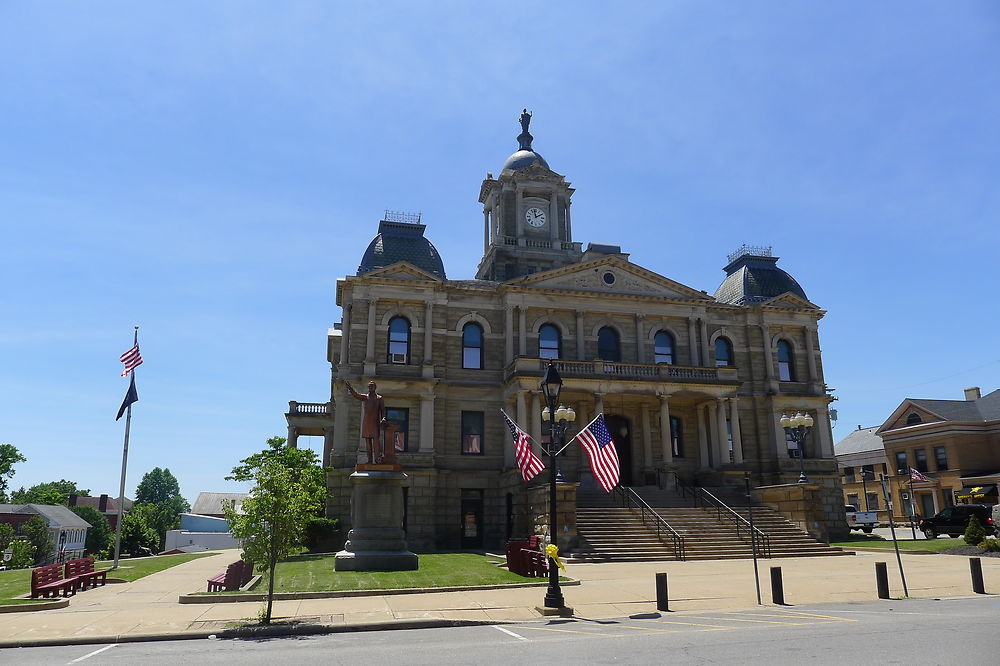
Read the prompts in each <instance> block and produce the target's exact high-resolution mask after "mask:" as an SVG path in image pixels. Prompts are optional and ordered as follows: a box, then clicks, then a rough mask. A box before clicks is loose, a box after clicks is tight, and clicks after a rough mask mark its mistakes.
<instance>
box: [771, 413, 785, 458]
mask: <svg viewBox="0 0 1000 666" xmlns="http://www.w3.org/2000/svg"><path fill="white" fill-rule="evenodd" d="M771 420H772V421H773V422H774V440H775V441H774V446H775V449H776V451H777V453H778V460H788V442H787V440H786V439H785V429H784V428H782V427H781V412H775V413H774V414H772V418H771Z"/></svg>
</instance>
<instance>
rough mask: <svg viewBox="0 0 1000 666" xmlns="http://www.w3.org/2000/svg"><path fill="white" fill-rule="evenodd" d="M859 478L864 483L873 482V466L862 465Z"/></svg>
mask: <svg viewBox="0 0 1000 666" xmlns="http://www.w3.org/2000/svg"><path fill="white" fill-rule="evenodd" d="M861 477H862V478H863V479H865V480H866V481H874V480H875V465H862V466H861Z"/></svg>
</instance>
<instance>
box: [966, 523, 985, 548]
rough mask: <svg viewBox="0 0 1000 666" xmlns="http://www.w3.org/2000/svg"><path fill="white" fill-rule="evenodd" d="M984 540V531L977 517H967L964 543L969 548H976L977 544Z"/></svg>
mask: <svg viewBox="0 0 1000 666" xmlns="http://www.w3.org/2000/svg"><path fill="white" fill-rule="evenodd" d="M985 538H986V530H985V529H983V524H982V523H981V522H979V517H978V516H969V526H968V527H966V528H965V543H967V544H969V545H970V546H978V545H979V542H980V541H982V540H983V539H985Z"/></svg>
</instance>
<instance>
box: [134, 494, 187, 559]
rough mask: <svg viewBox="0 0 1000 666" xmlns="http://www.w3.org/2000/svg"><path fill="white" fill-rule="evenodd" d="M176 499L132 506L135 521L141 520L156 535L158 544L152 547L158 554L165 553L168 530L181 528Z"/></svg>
mask: <svg viewBox="0 0 1000 666" xmlns="http://www.w3.org/2000/svg"><path fill="white" fill-rule="evenodd" d="M179 499H182V498H174V499H172V500H166V501H164V502H159V503H157V504H150V503H149V502H142V503H136V504H133V505H132V511H131V512H129V515H130V516H135V520H141V521H142V522H143V523H145V525H146V526H147V527H148V528H150V529H151V530H153V532H154V533H155V534H156V543H155V544H154V545H153V546H152V547H153V548H155V549H156V552H161V551H163V547H164V544H165V543H166V539H167V530H175V529H177V528H178V527H179V526H180V522H181V521H180V518H179V517H178V515H177V514H178V513H180V512H181V511H180V509H179V506H180V505H179V503H178V500H179Z"/></svg>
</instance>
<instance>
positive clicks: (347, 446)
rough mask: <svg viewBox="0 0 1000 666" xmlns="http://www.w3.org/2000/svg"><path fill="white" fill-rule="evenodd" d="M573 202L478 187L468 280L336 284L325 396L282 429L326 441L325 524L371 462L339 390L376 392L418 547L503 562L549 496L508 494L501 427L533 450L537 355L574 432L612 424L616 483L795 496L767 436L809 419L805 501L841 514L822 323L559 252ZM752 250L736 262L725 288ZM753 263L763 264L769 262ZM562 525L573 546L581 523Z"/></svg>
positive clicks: (603, 253)
mask: <svg viewBox="0 0 1000 666" xmlns="http://www.w3.org/2000/svg"><path fill="white" fill-rule="evenodd" d="M532 154H533V155H534V154H535V153H532ZM573 191H574V190H573V189H572V188H570V187H569V184H568V183H566V181H565V179H564V177H563V176H560V175H559V174H556V173H555V172H553V171H550V170H549V169H548V168H547V167H546V166H544V165H543V163H542V162H541V161H539V160H536V161H535V162H534V163H533V164H531V165H530V166H527V167H524V168H519V169H506V170H504V171H502V172H501V174H500V176H499V177H498V178H493V176H492V175H490V176H488V177H487V179H486V180H485V181H484V182H483V187H482V188H481V191H480V202H481V203H482V204H483V211H484V226H483V232H484V254H483V258H482V260H481V261H480V262H479V267H478V269H477V271H478V272H477V276H478V277H477V279H474V280H454V279H445V278H443V277H442V275H444V271H443V267H441V270H436V269H435V270H425V268H426V267H425V268H421V267H418V266H415V265H413V264H410V263H406V262H401V263H396V264H393V265H390V266H384V267H379V268H375V269H371V270H369V267H365V266H362V269H363V270H359V274H358V275H353V276H347V277H345V278H342V279H340V280H338V282H337V305H338V307H340V308H341V321H340V322H339V324H338V325H337V326H335V328H334V329H332V330H331V331H330V332H329V336H328V345H327V360H328V361H329V363H330V364H331V370H332V372H331V395H330V399H329V400H328V401H327V402H324V403H299V402H294V403H290V407H289V411H288V413H287V415H286V417H287V421H288V425H289V437H290V439H291V440H292V441H295V439H296V437H297V436H299V435H318V436H322V437H324V462H325V463H326V464H327V465H329V466H330V467H331V468H332V469H331V470H330V472H329V473H328V475H327V480H328V486H329V489H330V498H329V500H328V503H327V513H328V515H330V516H332V517H338V518H340V519H341V520H342V521H344V523H345V527H348V526H349V525H348V523H349V516H350V511H349V506H348V505H349V499H348V498H349V497H350V487H349V481H348V479H349V477H350V474H351V472H352V471H353V467H354V465H355V463H356V462H358V460H359V451H363V450H364V447H363V442H362V440H361V438H360V420H361V410H360V406H359V404H358V403H357V402H356V401H355V400H353V399H352V398H351V397H350V395H349V394H348V392H347V390H346V388H345V382H346V381H350V382H351V383H352V384H353V385H355V386H356V387H360V386H364V385H365V384H367V382H368V380H369V379H374V380H375V381H376V382H377V383H378V391H379V393H381V394H382V395H383V396H384V397H385V401H386V406H387V407H388V409H389V410H390V417H392V418H393V420H394V421H396V422H398V423H401V430H400V432H401V437H402V439H401V440H400V445H401V446H402V445H403V443H404V442H405V450H402V451H400V452H399V454H398V458H399V462H400V463H401V465H402V466H403V469H404V470H405V472H406V474H407V475H408V477H409V485H408V487H407V488H406V493H407V494H406V514H405V523H406V530H407V540H408V543H409V545H410V547H411V548H413V549H415V550H426V549H435V548H437V549H454V548H463V547H464V548H498V547H500V546H501V544H502V543H503V542H504V541H505V540H506V539H507V538H509V537H511V536H524V535H526V534H528V533H541V532H543V531H544V530H543V529H542V528H543V527H544V526H545V525H547V521H545V520H540V517H541V516H542V515H543V514H544V512H541V513H540V506H541V505H543V504H545V503H546V502H547V496H546V498H545V500H544V501H542V500H539V499H537V498H536V491H534V490H532V489H531V486H529V485H526V484H524V483H523V482H522V481H521V478H520V476H519V474H518V472H517V469H516V466H515V461H514V449H513V443H512V441H511V437H510V432H509V430H508V429H507V428H506V426H505V424H504V422H503V419H502V417H501V413H500V410H501V409H503V410H505V411H506V413H507V414H509V415H510V416H511V418H513V419H514V420H515V421H516V422H517V423H518V424H520V425H521V426H522V427H523V428H524V429H525V430H526V431H527V432H528V433H529V434H530V435H531V436H532V438H533V439H534V441H535V442H539V443H540V442H542V441H543V437H542V434H543V428H542V425H543V422H542V419H541V409H542V407H543V404H542V403H543V400H542V396H541V392H540V389H539V382H540V380H541V378H542V375H543V371H544V368H545V364H546V362H547V360H548V359H550V358H553V359H555V363H556V365H557V367H558V369H559V372H560V374H561V375H562V378H563V381H564V385H563V390H562V398H561V402H562V403H563V404H565V405H567V406H572V407H573V408H574V409H575V410H576V413H577V423H576V425H577V426H579V427H582V426H583V425H586V424H587V423H589V422H590V420H592V419H593V418H594V417H595V416H597V415H598V414H601V413H603V414H605V417H606V419H607V421H608V425H609V428H610V429H611V431H612V434H613V436H614V437H615V445H616V447H617V448H618V452H619V458H620V460H621V463H622V482H623V483H624V484H626V485H643V484H647V483H653V482H655V480H656V478H657V473H658V472H662V471H666V470H671V471H675V472H676V473H677V474H678V476H679V477H680V478H682V479H685V480H687V481H688V482H697V483H700V484H702V485H724V484H726V483H728V482H729V480H733V483H735V484H739V485H740V487H742V483H743V481H742V479H743V477H742V473H743V472H744V471H749V472H751V474H752V476H753V480H754V483H755V484H756V485H773V484H781V483H784V482H786V481H789V480H794V479H795V478H797V476H798V471H799V463H798V460H797V459H796V458H795V457H793V456H792V455H790V452H789V446H788V443H787V441H786V438H785V434H784V431H783V430H782V429H781V427H780V425H779V423H778V420H779V419H780V417H781V414H782V412H783V411H807V412H809V413H810V414H812V415H813V417H814V419H815V421H816V426H815V428H814V430H813V434H812V435H811V436H810V438H809V439H808V441H807V443H806V451H805V454H806V458H805V467H806V470H807V472H808V474H809V478H810V480H811V481H814V482H815V483H816V485H817V487H818V488H819V490H817V491H816V492H817V493H818V494H817V495H816V496H815V497H816V498H817V499H816V501H817V502H819V503H820V504H822V505H823V506H824V507H825V506H826V504H830V503H831V502H832V505H838V506H839V505H840V504H841V503H842V498H841V489H840V487H839V477H838V475H837V473H836V464H835V461H834V459H833V441H832V434H831V430H830V423H829V418H828V405H829V403H830V401H831V397H830V396H829V395H828V394H827V392H826V389H825V384H824V381H823V365H822V359H821V351H820V341H819V335H818V322H819V320H820V319H821V318H822V317H823V315H824V314H825V313H824V312H823V311H822V310H821V309H819V308H818V307H817V306H816V305H814V304H812V303H811V302H809V301H808V300H806V298H805V297H804V294H803V293H802V292H801V289H800V288H798V285H797V284H795V285H794V287H795V288H794V289H789V290H787V291H781V293H775V294H771V295H765V296H764V297H758V298H756V300H754V301H753V302H742V301H741V302H738V303H737V302H735V301H734V302H724V301H720V300H719V299H717V298H715V297H713V296H710V295H708V293H707V292H705V291H701V290H699V289H695V288H692V287H688V286H686V285H683V284H681V283H679V282H676V281H674V280H672V279H670V278H667V277H665V276H662V275H660V274H658V273H656V272H654V271H653V270H650V269H648V268H644V267H642V266H639V265H637V264H634V263H632V262H631V261H630V260H629V257H628V254H626V253H624V252H622V251H621V249H620V248H618V247H617V246H607V245H590V246H589V247H588V248H587V250H586V251H583V250H582V249H581V245H580V244H579V243H576V242H574V241H573V239H572V227H571V215H570V209H571V198H572V194H573ZM539 211H542V212H544V213H545V214H544V215H539ZM543 218H544V219H543ZM755 252H756V253H757V254H762V253H761V252H760V251H759V250H756V249H748V250H745V251H744V252H743V253H742V254H741V253H740V252H738V253H736V255H733V256H731V257H730V265H729V266H727V272H730V269H731V268H732V267H734V266H736V267H737V268H738V267H739V265H740V262H742V261H745V260H746V259H747V258H748V257H752V256H753V255H754V253H755ZM762 261H764V262H765V263H766V262H770V263H771V264H773V263H774V261H776V260H774V259H771V258H770V255H769V252H768V253H767V257H764V258H763V259H762ZM469 268H470V269H471V266H469ZM734 270H735V269H734ZM781 275H785V276H786V277H787V274H784V273H783V272H782V273H781ZM730 277H732V276H730ZM788 279H789V280H790V279H791V278H788ZM729 281H730V278H727V282H729ZM792 283H794V281H792ZM727 351H728V353H727ZM782 353H785V354H786V356H782ZM789 355H790V356H789ZM789 373H790V374H789ZM571 434H572V433H571ZM536 448H537V445H536ZM793 453H794V452H793ZM560 464H561V468H562V472H563V475H564V478H565V479H566V481H567V485H566V487H565V488H563V489H561V490H560V493H561V494H563V495H564V496H565V501H566V502H567V505H569V503H571V502H572V499H571V497H570V496H571V495H572V494H573V491H572V490H570V489H575V488H576V484H579V488H580V491H581V492H586V491H593V490H594V489H595V488H596V484H595V482H594V480H593V478H592V475H591V474H590V472H589V469H588V467H587V462H586V459H585V455H584V454H583V453H582V451H581V450H580V447H578V446H576V445H573V446H571V447H570V448H569V449H568V450H567V454H566V455H565V456H564V457H561V458H560ZM544 477H547V472H546V473H543V474H542V475H540V476H539V477H538V478H537V479H536V480H535V481H534V482H533V484H534V483H539V482H542V481H543V478H544ZM828 496H829V497H828ZM828 500H829V501H828ZM560 503H561V502H560ZM841 508H842V507H841ZM824 511H825V509H824ZM831 520H832V518H831ZM840 522H841V523H842V522H843V517H842V516H840ZM562 524H563V525H567V526H570V527H569V531H567V532H566V533H562V530H560V532H561V534H560V536H559V542H560V545H563V546H568V545H569V544H570V542H571V541H572V540H573V539H574V538H575V521H572V522H570V520H569V517H567V522H563V523H562ZM545 529H547V528H545ZM822 531H823V533H824V534H825V533H826V532H827V531H828V530H825V529H824V530H822Z"/></svg>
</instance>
